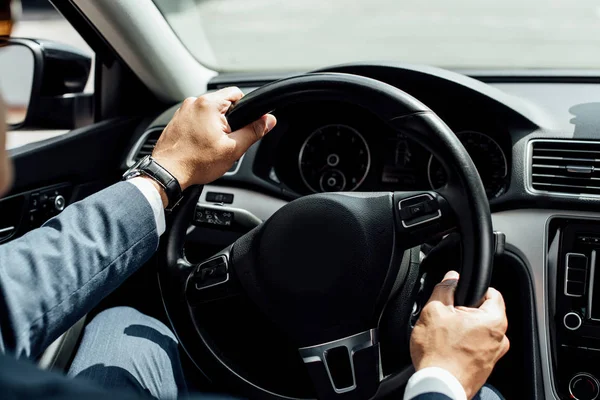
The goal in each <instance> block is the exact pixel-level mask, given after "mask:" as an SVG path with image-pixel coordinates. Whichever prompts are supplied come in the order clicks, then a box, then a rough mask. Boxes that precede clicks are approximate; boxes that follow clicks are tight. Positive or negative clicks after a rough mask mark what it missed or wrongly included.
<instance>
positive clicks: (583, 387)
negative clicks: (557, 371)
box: [569, 372, 600, 400]
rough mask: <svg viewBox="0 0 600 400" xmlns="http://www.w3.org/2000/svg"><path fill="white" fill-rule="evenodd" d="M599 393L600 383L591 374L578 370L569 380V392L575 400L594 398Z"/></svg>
mask: <svg viewBox="0 0 600 400" xmlns="http://www.w3.org/2000/svg"><path fill="white" fill-rule="evenodd" d="M599 393H600V384H599V383H598V380H597V379H596V378H595V377H594V376H593V375H591V374H588V373H586V372H580V373H578V374H575V376H573V378H571V380H570V381H569V394H570V395H571V398H573V399H575V400H595V399H597V398H598V394H599Z"/></svg>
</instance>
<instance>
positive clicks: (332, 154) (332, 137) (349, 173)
mask: <svg viewBox="0 0 600 400" xmlns="http://www.w3.org/2000/svg"><path fill="white" fill-rule="evenodd" d="M298 164H299V168H300V175H301V177H302V180H303V181H304V184H305V185H306V186H307V187H308V188H309V189H310V190H312V191H313V192H339V191H352V190H356V188H358V187H359V186H360V185H361V183H363V181H364V180H365V178H366V177H367V174H368V173H369V168H370V166H371V152H370V151H369V146H368V144H367V142H366V141H365V139H364V138H363V136H362V135H361V134H360V133H359V132H358V131H357V130H356V129H354V128H351V127H349V126H347V125H341V124H332V125H326V126H323V127H321V128H319V129H317V130H316V131H314V132H313V133H311V134H310V136H308V138H307V139H306V141H305V142H304V144H303V145H302V148H301V149H300V156H299V158H298Z"/></svg>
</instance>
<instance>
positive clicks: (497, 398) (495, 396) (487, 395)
mask: <svg viewBox="0 0 600 400" xmlns="http://www.w3.org/2000/svg"><path fill="white" fill-rule="evenodd" d="M473 400H504V397H502V395H501V394H500V392H498V390H497V389H496V388H495V387H493V386H492V385H487V384H486V385H485V386H484V387H482V388H481V390H480V391H479V392H478V393H477V394H476V395H475V397H474V398H473Z"/></svg>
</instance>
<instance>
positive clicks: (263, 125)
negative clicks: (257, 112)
mask: <svg viewBox="0 0 600 400" xmlns="http://www.w3.org/2000/svg"><path fill="white" fill-rule="evenodd" d="M275 124H277V119H276V118H275V116H273V115H271V114H266V115H263V116H262V117H260V118H259V119H257V120H256V121H254V122H252V123H251V124H248V125H246V126H245V127H243V128H241V129H238V130H237V131H235V132H232V133H230V134H229V135H227V136H229V138H230V139H233V140H234V141H235V142H236V146H235V149H236V157H238V158H239V157H241V156H242V155H243V154H244V153H245V152H246V150H248V148H249V147H250V146H252V145H253V144H254V143H256V142H258V141H259V140H260V139H261V138H262V137H263V136H265V135H266V134H267V133H268V132H269V131H270V130H272V129H273V128H274V127H275Z"/></svg>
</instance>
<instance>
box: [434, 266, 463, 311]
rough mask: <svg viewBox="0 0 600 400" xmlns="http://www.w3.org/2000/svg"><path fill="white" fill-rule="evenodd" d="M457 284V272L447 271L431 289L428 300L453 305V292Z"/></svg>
mask: <svg viewBox="0 0 600 400" xmlns="http://www.w3.org/2000/svg"><path fill="white" fill-rule="evenodd" d="M457 284H458V272H456V271H449V272H447V273H446V275H445V276H444V279H442V281H441V282H440V283H438V284H437V285H435V289H433V293H431V297H430V298H429V302H432V301H439V302H441V303H442V304H444V305H446V306H453V305H454V292H455V291H456V285H457Z"/></svg>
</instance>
